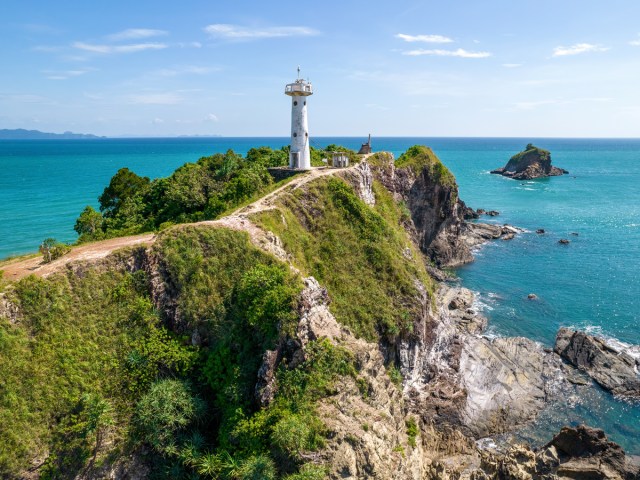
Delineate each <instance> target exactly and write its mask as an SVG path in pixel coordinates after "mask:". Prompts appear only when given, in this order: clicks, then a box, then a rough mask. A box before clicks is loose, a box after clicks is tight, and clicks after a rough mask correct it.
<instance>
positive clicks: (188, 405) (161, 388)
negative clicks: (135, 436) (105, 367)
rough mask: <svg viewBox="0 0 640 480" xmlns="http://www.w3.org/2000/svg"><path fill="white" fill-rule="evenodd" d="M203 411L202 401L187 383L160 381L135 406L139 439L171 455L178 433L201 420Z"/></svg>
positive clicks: (168, 380)
mask: <svg viewBox="0 0 640 480" xmlns="http://www.w3.org/2000/svg"><path fill="white" fill-rule="evenodd" d="M203 411H204V403H203V401H202V400H201V399H200V398H198V397H197V396H195V395H194V394H193V392H192V390H191V387H190V386H189V385H188V384H187V383H186V382H184V381H182V380H173V379H166V380H160V381H158V382H156V383H155V384H153V385H152V386H151V389H150V390H149V392H148V393H147V394H146V395H144V396H143V397H142V398H141V399H140V402H138V405H137V407H136V424H137V427H138V430H139V435H140V439H141V440H142V441H143V442H145V443H148V444H149V445H151V446H152V447H153V448H154V449H156V450H157V451H158V452H162V453H165V452H170V448H171V447H172V445H173V443H174V442H175V438H176V436H177V434H178V433H180V432H182V431H184V430H185V429H186V428H187V427H188V426H190V425H191V424H193V423H194V422H195V421H196V420H198V419H199V418H200V417H201V416H202V414H203Z"/></svg>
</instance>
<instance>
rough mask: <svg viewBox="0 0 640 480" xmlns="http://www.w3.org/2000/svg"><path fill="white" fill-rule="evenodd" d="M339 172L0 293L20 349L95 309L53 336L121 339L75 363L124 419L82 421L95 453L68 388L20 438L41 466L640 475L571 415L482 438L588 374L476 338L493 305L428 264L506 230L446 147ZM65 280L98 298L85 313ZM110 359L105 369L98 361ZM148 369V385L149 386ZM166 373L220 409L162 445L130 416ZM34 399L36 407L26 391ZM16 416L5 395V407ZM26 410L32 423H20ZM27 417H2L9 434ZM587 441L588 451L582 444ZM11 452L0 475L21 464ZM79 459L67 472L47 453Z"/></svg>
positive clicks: (131, 473) (1, 435)
mask: <svg viewBox="0 0 640 480" xmlns="http://www.w3.org/2000/svg"><path fill="white" fill-rule="evenodd" d="M327 172H328V173H326V174H323V175H324V176H323V177H320V176H319V175H318V176H317V177H310V180H308V181H304V182H303V181H299V182H297V183H296V181H295V180H294V183H292V184H290V186H289V187H287V188H285V189H283V190H282V191H281V192H278V193H277V195H274V196H272V197H269V198H264V199H261V200H260V201H259V202H256V203H255V204H252V205H250V206H249V207H247V208H246V209H244V210H243V211H241V212H237V213H236V214H233V215H230V216H228V217H225V218H222V219H220V220H217V221H212V222H202V223H201V224H199V225H191V226H177V227H174V228H173V229H170V230H168V231H165V232H162V233H161V234H159V236H158V239H157V240H156V243H155V244H154V245H153V246H152V247H150V248H137V249H135V250H133V251H128V252H121V253H120V254H117V255H115V256H112V257H109V258H108V259H107V260H106V261H104V262H103V263H99V264H88V263H85V264H72V265H70V266H69V267H68V268H67V270H65V271H64V272H61V273H60V274H59V275H58V276H57V277H56V276H54V277H53V278H52V279H51V280H49V279H47V280H41V281H39V282H35V283H34V281H33V280H31V279H30V280H25V281H24V282H23V283H21V284H19V285H18V286H17V287H16V288H15V291H10V292H8V293H7V296H6V297H3V298H1V299H0V316H1V317H6V319H7V321H6V322H4V323H0V327H1V328H10V329H20V328H25V329H27V332H28V333H25V335H24V336H25V340H24V341H22V342H21V343H16V345H17V346H20V345H22V344H25V345H26V343H27V339H26V337H27V335H31V336H32V337H33V338H32V339H31V340H30V341H33V342H36V343H37V342H44V343H42V344H41V345H44V346H45V347H46V346H47V344H46V342H47V341H48V339H49V338H51V336H50V335H52V333H50V332H48V331H47V330H46V329H47V328H49V327H55V328H52V330H54V331H63V333H64V331H65V329H68V330H69V331H70V332H75V331H80V332H82V331H84V330H85V327H87V328H86V330H87V332H86V338H85V337H82V338H81V339H80V341H78V342H76V343H77V345H76V343H73V342H75V340H74V339H73V338H70V337H69V336H68V335H66V334H65V335H66V336H65V335H63V337H62V338H61V339H60V341H58V340H56V342H57V343H58V344H60V345H62V344H64V345H69V344H72V345H73V348H74V351H75V350H77V351H78V352H79V353H80V355H81V356H80V357H79V358H80V360H79V361H78V362H77V363H78V364H82V365H89V363H87V362H88V357H87V355H89V354H90V353H92V352H95V351H99V350H100V348H98V347H96V348H90V349H87V348H86V345H84V343H86V342H87V341H89V340H87V339H90V338H91V337H92V335H93V334H92V328H89V327H91V326H92V325H93V323H92V322H96V321H97V319H98V317H99V318H102V317H105V318H106V320H105V321H104V322H102V323H99V324H98V325H99V328H100V331H101V335H102V336H101V337H100V342H101V345H106V344H109V345H111V346H112V350H113V352H108V353H109V354H108V356H107V358H102V356H101V357H100V358H98V359H96V360H95V362H94V363H91V364H90V365H95V367H94V368H93V369H90V370H92V372H91V373H90V374H87V373H86V372H85V371H84V370H77V369H75V370H73V374H74V377H73V378H74V379H78V378H80V379H81V380H82V381H83V382H84V385H85V387H86V388H90V387H91V384H90V383H89V382H88V381H87V379H85V378H83V377H82V375H86V376H87V378H90V379H94V377H95V379H94V380H93V381H95V382H99V381H103V380H105V381H108V384H107V385H105V386H104V388H103V389H102V390H99V391H100V392H102V394H103V395H105V396H107V397H106V401H107V404H111V403H113V404H114V405H118V407H119V410H118V411H117V412H116V413H117V416H115V417H114V418H115V420H116V422H115V423H116V426H114V424H113V422H112V423H109V422H105V424H104V425H103V426H101V427H100V428H101V430H99V431H100V435H98V434H97V433H95V434H94V433H91V434H84V435H85V436H84V437H82V439H81V440H82V442H84V443H82V445H81V446H82V447H83V448H84V450H82V452H83V454H84V455H85V456H84V457H79V456H78V455H77V449H78V448H79V447H78V446H77V445H76V444H75V443H73V442H71V441H70V440H74V441H77V439H75V438H74V437H72V436H71V433H73V432H85V430H82V429H83V428H87V427H85V424H84V423H83V424H79V425H80V426H78V425H74V424H73V422H74V421H77V419H79V418H80V419H82V418H83V417H82V416H80V415H79V414H78V413H77V408H79V407H78V406H77V405H76V404H74V403H73V402H72V400H74V401H75V400H77V399H76V398H75V397H70V396H69V395H67V396H69V397H70V400H69V399H67V400H68V405H67V404H65V403H63V402H62V401H60V402H58V403H56V405H55V407H56V410H55V415H56V417H55V420H51V419H50V418H49V417H47V416H45V415H43V416H42V418H43V420H42V421H43V422H47V421H49V422H51V427H50V428H51V429H52V430H53V432H54V434H53V437H54V439H58V442H59V443H56V442H52V443H51V444H47V443H46V442H47V441H48V438H49V437H48V436H47V434H46V432H40V431H38V432H35V433H33V434H30V437H32V438H35V439H36V440H37V444H38V447H39V448H38V449H37V450H36V449H34V450H33V451H31V452H27V453H24V452H23V453H22V454H23V456H25V458H27V460H29V457H28V454H29V453H30V454H31V455H32V457H31V458H34V457H35V456H36V455H37V456H38V458H36V459H35V460H32V462H31V463H32V465H36V466H35V467H32V470H33V471H36V472H37V471H38V469H49V470H47V472H53V473H55V474H58V475H59V476H61V478H73V477H74V476H77V475H82V476H83V478H118V479H124V478H140V477H145V476H148V474H149V475H150V472H151V471H155V473H156V474H159V473H158V472H164V474H165V475H172V474H173V473H175V472H178V473H177V474H175V475H176V476H177V475H178V474H179V475H187V474H189V475H191V476H199V477H200V478H224V479H227V478H228V479H234V480H235V479H237V478H265V479H270V480H271V479H276V478H282V479H287V480H300V479H313V480H315V479H318V480H319V479H321V478H330V479H336V480H337V479H344V478H351V479H365V478H406V479H416V480H418V479H461V478H469V479H471V478H473V479H477V480H480V479H512V478H513V479H528V478H536V479H538V478H539V479H549V480H550V479H552V478H558V477H559V478H563V476H564V477H566V478H581V477H579V476H577V475H579V474H582V473H584V474H585V475H586V474H589V475H591V477H589V478H633V475H635V474H636V471H635V470H634V469H633V467H631V466H630V465H628V464H627V462H626V459H625V457H624V454H623V453H622V452H621V450H620V449H619V447H617V446H615V444H612V443H611V442H608V441H607V440H606V438H605V437H604V436H603V434H601V433H598V432H595V433H594V432H593V431H591V430H589V429H586V430H585V429H569V430H566V431H563V433H561V435H560V436H559V437H557V438H556V439H554V440H553V441H552V442H551V443H550V444H549V445H547V446H545V447H544V448H543V449H541V450H540V451H538V452H534V451H532V450H531V449H530V448H528V447H514V448H512V449H508V450H507V451H502V450H495V449H490V448H484V447H480V446H479V445H478V444H477V443H476V440H477V439H478V438H480V437H483V436H486V435H492V434H495V433H500V432H506V431H509V430H510V429H512V428H513V427H514V426H516V425H518V424H521V423H523V422H526V421H528V420H530V419H532V418H534V417H535V416H536V414H537V412H538V411H539V410H540V409H541V408H542V407H543V406H544V405H545V404H546V402H548V401H549V400H551V399H553V398H555V397H556V396H557V394H558V392H562V393H563V394H565V393H566V392H568V391H569V390H570V389H574V388H580V387H578V386H573V385H571V384H569V383H568V382H567V381H566V380H565V377H566V372H565V370H566V368H567V367H566V366H564V365H563V364H562V362H561V361H560V359H559V356H558V355H556V354H554V353H552V352H549V351H545V350H544V349H543V348H542V347H541V346H540V345H539V344H536V343H535V342H533V341H530V340H527V339H524V338H498V339H494V340H490V339H487V338H486V337H483V336H481V333H482V332H483V330H484V329H485V327H486V323H487V322H486V319H484V318H483V317H482V316H480V315H478V314H477V312H476V310H475V307H474V297H473V293H472V292H470V291H468V290H465V289H463V288H458V287H451V286H446V285H440V284H437V283H436V282H435V281H434V280H433V279H432V278H431V277H430V276H429V275H428V273H427V270H426V263H427V262H428V260H432V261H434V262H436V263H437V264H438V265H453V264H458V263H462V262H466V261H470V260H471V259H472V257H471V250H470V249H471V247H472V246H473V245H476V244H478V243H480V242H484V241H487V240H489V239H492V238H498V237H500V236H501V235H503V234H504V227H500V226H495V225H493V226H492V225H482V224H469V223H467V222H465V221H464V218H463V212H464V211H465V206H464V203H462V202H461V201H460V199H459V198H458V191H457V186H456V184H455V180H454V179H453V177H452V176H451V174H450V172H448V170H446V168H444V166H442V164H441V163H440V162H439V160H437V158H435V156H434V155H433V153H432V152H430V151H429V150H428V149H424V148H422V147H419V148H414V149H410V151H409V152H408V154H407V156H405V157H404V158H402V160H400V159H399V161H398V162H397V163H395V164H394V162H393V157H392V156H391V155H388V154H377V155H375V156H373V157H372V158H371V162H370V163H369V162H362V163H361V164H359V165H355V166H353V167H351V168H348V169H344V170H336V171H327ZM510 233H513V232H510ZM98 287H99V288H98ZM60 292H63V293H64V295H65V296H64V297H59V295H60ZM67 297H68V298H71V299H73V300H74V301H75V302H76V303H77V304H78V305H83V308H82V309H81V310H80V311H78V312H76V311H75V310H69V309H70V308H71V307H70V305H71V303H70V302H71V300H68V301H66V300H65V301H64V302H63V301H61V298H62V299H66V298H67ZM34 298H37V300H38V301H37V302H34V300H33V299H34ZM80 300H81V302H80ZM91 302H94V303H95V304H96V305H100V315H97V316H96V314H95V313H96V312H95V307H94V306H92V304H91ZM40 303H41V304H42V305H40ZM34 305H35V306H34ZM74 305H75V304H74ZM69 311H71V312H72V313H73V315H75V316H73V315H71V316H70V315H69V313H68V312H69ZM67 317H68V318H67ZM72 317H73V318H72ZM75 317H77V319H76V318H75ZM60 318H63V319H65V322H66V323H65V322H60V320H59V319H60ZM57 322H59V323H57ZM67 323H68V325H67ZM77 323H79V325H81V326H82V328H79V327H78V324H77ZM5 324H6V325H5ZM114 326H117V328H115V327H114ZM11 331H12V332H13V330H11ZM43 331H44V333H46V335H44V334H42V333H41V332H43ZM150 332H151V333H150ZM12 335H13V333H12ZM129 337H131V338H129ZM2 338H9V337H2ZM17 346H16V347H15V349H14V350H15V351H14V350H8V351H9V352H10V353H12V355H13V357H12V358H16V359H17V360H16V361H14V362H13V363H12V364H11V365H9V364H7V363H2V362H0V373H2V375H3V378H6V379H7V380H6V384H7V385H8V386H9V388H10V387H11V386H12V385H13V383H16V382H18V380H17V379H19V374H20V375H22V376H25V377H31V375H29V374H28V373H29V372H28V371H26V372H27V374H25V373H24V372H23V371H22V370H19V371H17V373H16V372H14V371H13V370H11V368H13V365H18V366H20V368H26V367H25V362H24V361H22V360H21V357H20V355H22V353H21V352H19V351H17V348H18V347H17ZM0 348H6V346H5V344H3V345H0ZM42 350H43V351H45V352H46V351H47V348H43V349H42ZM25 351H26V348H25ZM3 353H4V350H0V354H3ZM106 353H107V352H105V355H106ZM29 358H30V357H29ZM55 358H56V359H59V358H62V359H63V360H65V358H66V357H65V356H64V355H56V356H55ZM202 358H205V359H206V360H205V361H204V362H203V361H202ZM56 361H57V360H56ZM198 361H200V362H201V364H198ZM83 362H85V363H83ZM32 364H35V362H31V363H29V365H32ZM105 364H108V365H110V366H111V367H110V368H111V369H110V370H109V371H108V372H107V373H108V375H107V374H105V372H102V371H99V369H100V368H102V367H100V365H105ZM151 367H153V368H151ZM68 368H69V364H68V362H67V363H61V364H60V365H57V364H56V372H63V374H62V375H56V377H55V378H61V379H64V378H66V375H64V373H65V372H66V370H65V369H68ZM7 369H9V370H8V371H7ZM94 369H95V371H96V372H98V371H99V372H98V373H99V374H100V375H93V373H95V372H94V371H93V370H94ZM136 369H142V370H136ZM85 370H87V369H85ZM131 372H133V374H132V373H131ZM140 372H142V373H144V381H145V382H146V383H136V382H137V380H136V379H137V378H138V376H141V375H139V373H140ZM164 377H170V378H171V379H181V380H184V381H185V384H186V385H188V386H189V385H190V386H191V387H190V388H196V387H197V386H199V385H200V384H202V383H203V382H205V385H204V386H203V387H202V389H201V390H198V391H197V394H198V395H197V396H196V399H198V398H199V399H200V400H205V403H208V405H207V407H208V409H209V410H208V415H209V416H207V417H204V418H199V419H198V418H196V419H193V418H190V419H189V418H187V419H184V422H187V423H184V422H183V424H181V425H184V424H186V425H188V426H189V428H190V429H192V430H193V431H190V430H187V429H186V428H184V427H178V426H175V425H173V424H169V425H167V426H165V428H164V429H162V430H161V433H162V435H163V436H162V437H160V440H163V439H164V440H166V438H165V437H166V436H168V437H169V443H168V447H167V448H165V449H163V448H164V447H163V445H162V442H161V441H160V440H158V439H156V440H158V441H155V442H152V441H151V440H146V441H143V442H141V443H140V439H139V437H131V438H128V437H126V436H125V435H126V434H127V432H131V431H135V432H137V433H136V434H137V435H140V433H139V431H138V430H139V429H140V428H141V426H140V420H139V419H138V417H136V416H135V415H134V414H132V413H131V412H136V404H137V403H136V402H139V401H140V400H139V397H140V396H142V398H145V396H146V395H147V393H146V392H147V390H148V389H149V384H153V385H156V383H157V379H158V378H160V379H162V378H164ZM65 381H66V380H65ZM12 382H13V383H12ZM139 390H140V391H139ZM121 391H124V392H127V393H126V395H122V396H118V394H117V393H115V394H114V393H113V392H121ZM132 392H133V393H132ZM20 395H22V396H24V399H23V400H21V402H22V403H20V408H21V410H22V411H25V410H28V408H27V407H28V405H27V404H28V402H29V401H30V400H29V399H30V398H31V397H32V395H31V393H30V392H27V393H21V394H20ZM48 395H49V396H52V395H51V394H50V393H49V394H48ZM109 395H111V396H110V397H109ZM65 398H66V397H65ZM132 398H133V400H132ZM197 403H198V402H195V403H194V405H195V404H197ZM25 405H27V406H25ZM160 405H162V402H160ZM37 407H38V408H41V407H42V405H40V404H38V405H37ZM120 407H122V408H120ZM194 408H195V407H194ZM7 412H8V410H7V408H5V405H4V404H1V403H0V414H2V415H4V416H3V417H2V418H9V417H8V416H7V415H5V414H6V413H7ZM120 412H123V413H120ZM80 413H82V411H81V412H80ZM144 413H146V411H145V412H144ZM174 413H175V412H174ZM132 416H133V420H132ZM51 417H52V418H53V414H52V415H51ZM38 418H40V417H38ZM25 422H27V420H25ZM127 422H130V423H127ZM136 422H137V423H136ZM11 425H12V426H13V427H12V428H13V430H16V431H18V430H20V428H23V427H24V425H25V423H24V422H23V423H16V424H15V425H14V424H13V423H12V424H11ZM153 431H154V432H155V431H157V430H153ZM11 435H12V432H8V431H6V429H5V428H4V427H3V425H2V424H1V422H0V440H2V439H5V438H9V439H11V438H13V437H12V436H11ZM65 435H66V436H65ZM87 435H89V436H88V437H87ZM91 435H94V436H95V437H96V438H95V440H92V442H93V443H90V442H89V443H88V440H87V438H90V439H93V438H94V437H92V436H91ZM98 437H100V438H103V437H104V438H107V439H109V440H108V441H103V442H101V441H99V439H98ZM143 438H149V437H143ZM59 439H62V441H61V440H59ZM572 439H579V440H580V442H582V443H580V445H582V447H581V449H578V450H576V449H571V448H569V447H568V445H573V443H575V442H573V440H572ZM152 440H153V439H152ZM136 442H137V443H136ZM572 442H573V443H572ZM5 443H6V444H8V442H5ZM60 443H61V444H62V445H61V444H60ZM69 445H71V446H69ZM72 447H73V448H76V450H72V449H71V448H72ZM72 454H75V455H76V457H74V458H79V459H80V460H78V462H76V463H77V465H75V464H74V465H73V468H75V470H73V469H72V468H71V467H69V466H68V465H67V464H66V463H64V462H62V461H58V460H56V458H62V459H64V458H68V457H69V455H72ZM56 455H57V457H56ZM92 455H93V458H94V460H95V459H96V458H98V459H99V460H100V461H99V462H96V464H95V465H94V462H93V461H92V460H91V456H92ZM47 458H49V460H45V459H47ZM3 459H4V457H2V456H1V455H0V473H2V474H4V473H5V470H2V468H9V467H8V466H7V465H6V464H3V463H2V462H3ZM56 462H57V463H56ZM83 462H84V463H83ZM58 463H59V464H60V466H59V467H56V465H58ZM38 465H39V466H38ZM43 465H44V466H43ZM96 465H98V466H96ZM63 467H64V468H66V469H67V470H64V471H62V473H63V474H62V473H61V471H60V470H51V469H53V468H63ZM11 468H17V467H15V466H11ZM43 471H44V470H43ZM166 472H173V473H171V474H167V473H166ZM576 472H579V473H576ZM580 472H582V473H580ZM585 472H586V473H585Z"/></svg>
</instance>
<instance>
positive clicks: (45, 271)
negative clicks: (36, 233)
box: [0, 233, 155, 280]
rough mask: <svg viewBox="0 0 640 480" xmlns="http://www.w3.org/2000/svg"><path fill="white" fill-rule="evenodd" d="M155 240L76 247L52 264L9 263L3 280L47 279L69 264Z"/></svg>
mask: <svg viewBox="0 0 640 480" xmlns="http://www.w3.org/2000/svg"><path fill="white" fill-rule="evenodd" d="M154 240H155V234H154V233H144V234H142V235H134V236H130V237H118V238H111V239H109V240H102V241H100V242H93V243H87V244H84V245H80V246H78V247H74V248H73V249H72V250H71V251H70V252H69V253H68V254H66V255H65V256H64V257H61V258H58V259H57V260H54V261H53V262H51V263H42V256H41V255H38V256H37V257H31V258H28V259H26V260H17V261H15V262H8V263H6V264H4V265H1V266H0V270H2V271H3V272H4V273H3V278H4V279H5V280H19V279H21V278H22V277H26V276H27V275H31V274H32V273H33V274H36V275H38V276H40V277H46V276H47V275H50V274H51V273H53V272H55V271H57V270H59V269H60V268H62V267H64V266H65V265H66V264H67V263H69V262H75V261H79V260H97V259H100V258H104V257H106V256H107V255H109V254H110V253H111V252H113V251H115V250H118V249H119V248H124V247H130V246H133V245H151V244H152V243H153V242H154Z"/></svg>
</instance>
